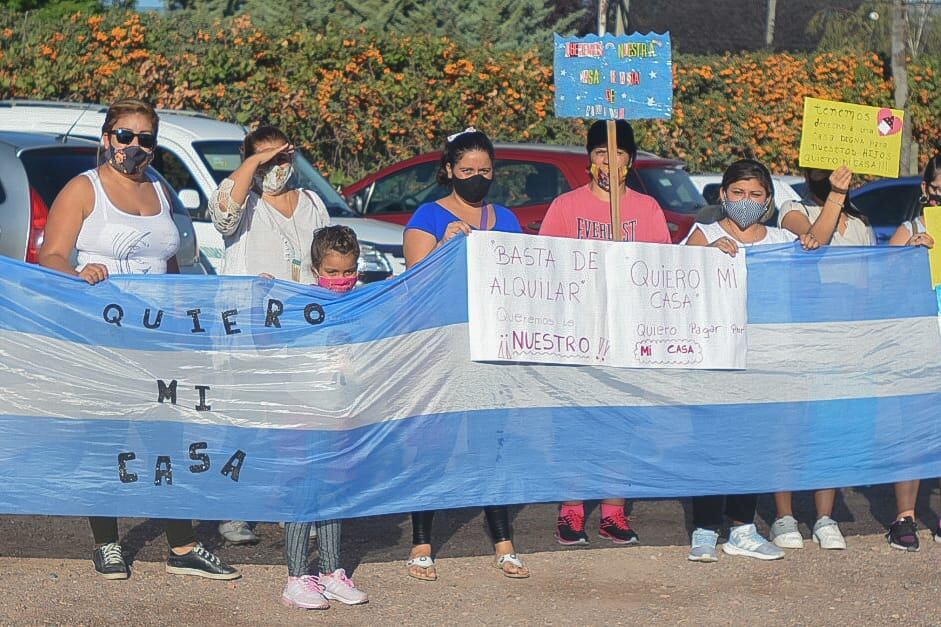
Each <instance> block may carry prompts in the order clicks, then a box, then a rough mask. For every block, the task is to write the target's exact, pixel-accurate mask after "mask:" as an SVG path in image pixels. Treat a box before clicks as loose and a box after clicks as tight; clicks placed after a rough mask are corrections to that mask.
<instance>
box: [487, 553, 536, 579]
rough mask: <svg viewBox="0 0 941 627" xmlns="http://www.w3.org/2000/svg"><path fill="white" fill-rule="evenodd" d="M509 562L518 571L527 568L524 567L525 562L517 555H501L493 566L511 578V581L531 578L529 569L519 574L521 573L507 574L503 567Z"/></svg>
mask: <svg viewBox="0 0 941 627" xmlns="http://www.w3.org/2000/svg"><path fill="white" fill-rule="evenodd" d="M507 562H509V563H510V564H512V565H513V566H516V568H517V569H522V568H526V567H525V566H524V565H523V560H521V559H520V558H519V557H517V555H516V553H507V554H506V555H501V556H500V557H498V558H497V561H496V562H494V564H493V565H494V566H496V567H497V568H499V569H500V570H501V571H502V572H503V574H504V575H505V576H507V577H509V578H510V579H526V578H527V577H529V570H528V569H527V570H526V571H525V572H519V571H517V572H515V573H511V572H507V570H506V569H505V568H503V565H504V564H506V563H507Z"/></svg>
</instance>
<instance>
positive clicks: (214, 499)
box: [0, 393, 941, 520]
mask: <svg viewBox="0 0 941 627" xmlns="http://www.w3.org/2000/svg"><path fill="white" fill-rule="evenodd" d="M939 406H941V393H935V394H923V395H913V396H898V397H891V398H860V399H853V400H834V401H814V402H793V403H768V404H746V405H706V406H690V407H610V408H599V407H583V408H574V407H565V408H554V409H547V408H531V409H519V410H488V411H474V412H463V413H455V414H439V415H429V416H420V417H415V418H409V419H403V420H395V421H388V422H384V423H380V424H374V425H369V426H364V427H361V428H358V429H353V430H350V431H341V432H329V431H296V430H284V429H243V428H236V427H224V426H214V425H195V424H186V423H171V422H131V421H111V420H61V419H52V418H37V417H31V416H25V417H23V416H0V442H2V443H3V453H2V455H0V476H3V477H4V489H3V490H2V491H0V512H2V513H8V514H63V515H92V514H94V515H117V516H153V517H172V518H197V519H204V520H205V519H220V518H222V519H226V518H231V519H240V520H319V519H324V518H333V517H338V518H344V517H352V516H366V515H378V514H388V513H395V512H406V511H412V510H423V509H433V508H455V507H466V506H476V505H487V504H498V503H507V504H510V503H535V502H553V501H559V500H563V499H575V498H583V499H598V498H604V497H618V496H626V497H634V498H645V497H656V498H664V497H678V496H690V495H699V494H714V493H723V494H725V493H743V492H771V491H774V490H804V489H813V488H822V487H835V486H836V487H841V486H852V485H869V484H876V483H888V482H894V481H899V480H904V479H913V478H920V477H936V476H941V432H939V431H938V429H937V428H936V424H937V420H936V417H937V412H938V407H939ZM50 434H54V437H50ZM197 442H206V444H207V448H206V449H205V452H206V453H208V455H209V463H210V467H209V470H208V471H206V472H203V473H194V472H191V471H190V467H191V466H194V467H197V469H198V467H199V466H200V465H201V460H198V459H190V457H189V447H190V445H191V444H192V443H197ZM239 450H241V451H243V452H245V453H246V457H245V461H244V465H243V466H242V468H241V470H240V474H239V481H238V482H234V481H232V480H231V478H230V477H226V476H224V475H223V474H222V472H221V471H222V469H223V466H224V464H225V463H226V461H227V460H229V459H230V457H231V456H232V455H233V454H234V453H235V452H236V451H239ZM131 451H133V452H134V453H135V456H136V458H135V459H134V460H132V461H129V462H127V464H126V466H127V472H131V473H136V474H137V475H138V480H137V481H136V482H134V483H122V482H121V481H120V480H119V478H118V475H119V473H118V454H119V453H121V452H131ZM200 452H202V450H201V449H197V451H196V454H197V455H198V454H199V453H200ZM161 455H164V456H168V457H169V458H170V460H171V467H172V472H173V477H172V479H173V484H172V485H166V481H165V480H163V485H159V486H157V485H154V475H155V469H156V467H157V459H158V456H161ZM164 467H165V466H164Z"/></svg>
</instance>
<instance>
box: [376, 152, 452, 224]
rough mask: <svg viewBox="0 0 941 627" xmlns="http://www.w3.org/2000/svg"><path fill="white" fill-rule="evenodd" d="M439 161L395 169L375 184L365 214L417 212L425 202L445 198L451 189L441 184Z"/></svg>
mask: <svg viewBox="0 0 941 627" xmlns="http://www.w3.org/2000/svg"><path fill="white" fill-rule="evenodd" d="M437 174H438V162H436V161H428V162H426V163H419V164H417V165H413V166H411V167H409V168H405V169H403V170H399V171H398V172H394V173H392V174H390V175H389V176H386V177H384V178H381V179H379V180H378V181H376V182H375V183H374V184H373V190H372V195H371V196H370V197H369V204H368V205H367V206H366V213H404V212H409V211H415V210H416V209H418V207H419V206H420V205H422V204H424V203H426V202H433V201H435V200H439V199H441V198H444V197H445V196H447V195H448V194H449V193H450V190H449V189H448V188H447V187H445V186H443V185H438V181H437V180H436V177H437Z"/></svg>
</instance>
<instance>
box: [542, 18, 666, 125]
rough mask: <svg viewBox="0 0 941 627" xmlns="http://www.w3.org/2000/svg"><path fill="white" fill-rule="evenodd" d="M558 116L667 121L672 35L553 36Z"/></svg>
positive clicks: (556, 112)
mask: <svg viewBox="0 0 941 627" xmlns="http://www.w3.org/2000/svg"><path fill="white" fill-rule="evenodd" d="M554 65H555V114H556V116H558V117H560V118H597V119H612V118H614V119H629V120H636V119H642V118H648V119H649V118H660V119H669V118H670V117H671V116H672V115H673V58H672V49H671V47H670V33H669V32H666V33H664V34H662V35H658V34H657V33H650V34H648V35H641V34H639V33H634V34H633V35H622V36H620V37H615V36H614V35H610V34H608V35H605V36H603V37H599V36H598V35H588V36H587V37H560V36H559V35H555V64H554Z"/></svg>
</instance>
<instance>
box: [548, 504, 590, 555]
mask: <svg viewBox="0 0 941 627" xmlns="http://www.w3.org/2000/svg"><path fill="white" fill-rule="evenodd" d="M555 539H556V540H558V541H559V544H561V545H564V546H572V545H574V544H588V534H587V533H585V512H584V511H581V512H575V511H571V510H570V511H568V512H566V513H565V514H562V513H561V512H560V513H559V520H558V521H557V522H556V524H555Z"/></svg>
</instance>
